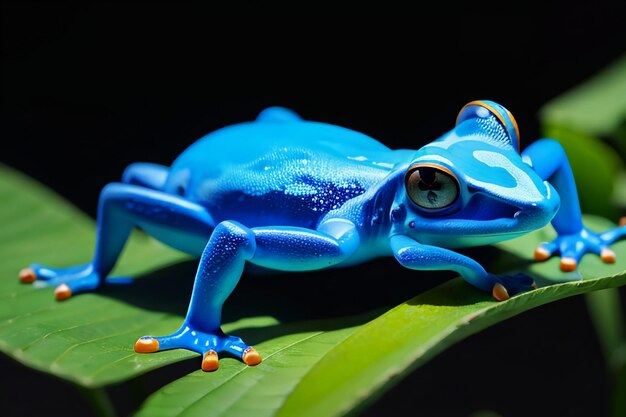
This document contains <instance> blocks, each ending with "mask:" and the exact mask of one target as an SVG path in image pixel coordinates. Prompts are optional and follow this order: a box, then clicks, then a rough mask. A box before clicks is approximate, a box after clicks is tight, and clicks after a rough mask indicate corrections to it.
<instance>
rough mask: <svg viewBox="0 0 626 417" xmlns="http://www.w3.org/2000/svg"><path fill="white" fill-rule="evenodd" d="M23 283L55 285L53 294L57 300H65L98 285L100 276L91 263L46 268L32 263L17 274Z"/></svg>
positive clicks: (45, 285) (44, 285)
mask: <svg viewBox="0 0 626 417" xmlns="http://www.w3.org/2000/svg"><path fill="white" fill-rule="evenodd" d="M19 277H20V281H21V282H23V283H35V285H37V286H40V287H56V289H55V291H54V296H55V298H56V299H57V300H59V301H60V300H66V299H68V298H70V297H71V296H72V295H73V294H77V293H80V292H86V291H90V290H93V289H95V288H97V287H98V285H100V276H99V275H98V274H97V273H96V272H95V271H94V268H93V265H92V264H87V265H80V266H73V267H70V268H48V267H46V266H43V265H39V264H32V265H31V266H29V267H28V268H24V269H22V270H21V271H20V274H19Z"/></svg>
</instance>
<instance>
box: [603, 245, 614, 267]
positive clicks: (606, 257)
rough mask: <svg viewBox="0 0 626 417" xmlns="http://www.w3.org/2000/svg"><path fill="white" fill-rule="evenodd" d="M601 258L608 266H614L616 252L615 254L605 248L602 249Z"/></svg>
mask: <svg viewBox="0 0 626 417" xmlns="http://www.w3.org/2000/svg"><path fill="white" fill-rule="evenodd" d="M600 258H601V259H602V262H606V263H607V264H614V263H615V252H613V251H612V250H611V249H609V248H604V249H602V252H601V253H600Z"/></svg>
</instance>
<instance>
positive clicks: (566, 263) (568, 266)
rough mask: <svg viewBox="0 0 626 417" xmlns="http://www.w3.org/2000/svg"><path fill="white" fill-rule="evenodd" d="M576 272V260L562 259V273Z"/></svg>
mask: <svg viewBox="0 0 626 417" xmlns="http://www.w3.org/2000/svg"><path fill="white" fill-rule="evenodd" d="M575 270H576V259H574V258H561V271H563V272H572V271H575Z"/></svg>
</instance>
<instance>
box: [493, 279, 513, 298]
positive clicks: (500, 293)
mask: <svg viewBox="0 0 626 417" xmlns="http://www.w3.org/2000/svg"><path fill="white" fill-rule="evenodd" d="M491 295H493V298H495V299H496V300H498V301H506V300H508V299H509V298H511V297H510V296H509V292H508V291H507V290H506V288H505V287H504V285H502V284H500V283H499V282H496V283H495V284H494V285H493V289H492V290H491Z"/></svg>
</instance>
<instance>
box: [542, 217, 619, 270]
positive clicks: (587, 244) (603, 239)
mask: <svg viewBox="0 0 626 417" xmlns="http://www.w3.org/2000/svg"><path fill="white" fill-rule="evenodd" d="M625 236H626V226H620V227H616V228H614V229H610V230H607V231H606V232H603V233H595V232H592V231H590V230H588V229H586V228H583V229H582V230H581V231H580V232H578V233H572V234H567V235H561V236H558V237H557V238H556V239H554V240H553V241H552V242H544V243H542V244H541V245H540V246H539V247H538V248H537V249H535V260H536V261H544V260H546V259H549V258H551V257H552V256H553V255H557V254H560V255H561V263H560V268H561V271H563V272H572V271H575V270H576V268H577V266H578V264H579V262H580V259H581V258H582V257H583V255H584V254H586V253H595V254H596V255H598V256H600V259H602V261H603V262H605V263H615V252H613V251H612V250H611V249H610V247H609V246H610V245H611V244H612V243H613V242H615V241H617V240H619V239H622V238H624V237H625Z"/></svg>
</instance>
